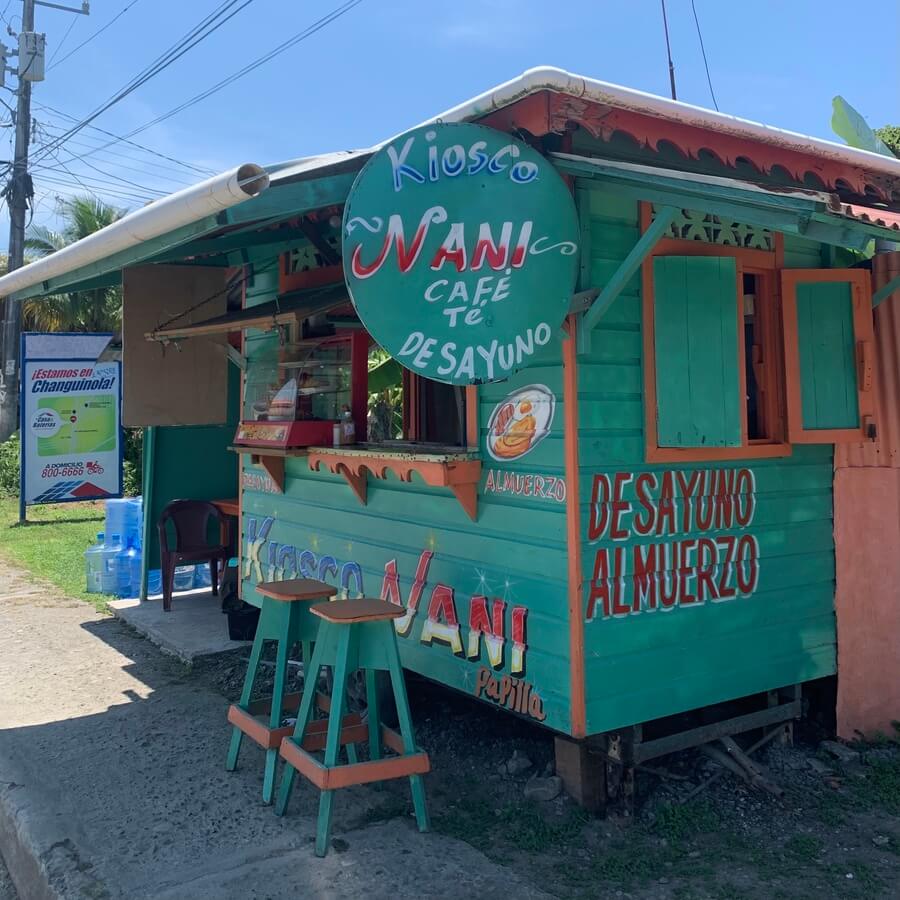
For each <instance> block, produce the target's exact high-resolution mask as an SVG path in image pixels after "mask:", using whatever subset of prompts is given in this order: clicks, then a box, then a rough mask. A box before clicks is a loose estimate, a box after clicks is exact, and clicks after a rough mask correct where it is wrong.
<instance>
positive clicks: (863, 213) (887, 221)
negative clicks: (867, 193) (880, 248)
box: [835, 203, 900, 231]
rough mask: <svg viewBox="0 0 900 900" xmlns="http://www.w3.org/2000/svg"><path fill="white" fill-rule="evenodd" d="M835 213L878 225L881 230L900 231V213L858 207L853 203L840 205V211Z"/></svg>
mask: <svg viewBox="0 0 900 900" xmlns="http://www.w3.org/2000/svg"><path fill="white" fill-rule="evenodd" d="M835 211H836V212H839V213H840V214H841V215H845V216H849V217H850V218H851V219H860V220H861V221H863V222H867V223H868V224H870V225H877V226H878V227H879V228H890V229H891V231H900V213H895V212H891V211H890V210H887V209H877V208H875V207H870V206H857V205H856V204H853V203H842V204H840V209H839V210H835Z"/></svg>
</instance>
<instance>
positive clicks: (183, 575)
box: [174, 566, 194, 591]
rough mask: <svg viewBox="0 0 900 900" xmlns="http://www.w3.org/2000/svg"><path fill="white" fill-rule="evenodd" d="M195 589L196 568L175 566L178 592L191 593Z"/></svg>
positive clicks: (175, 586) (175, 588) (175, 587)
mask: <svg viewBox="0 0 900 900" xmlns="http://www.w3.org/2000/svg"><path fill="white" fill-rule="evenodd" d="M193 587H194V567H193V566H175V585H174V590H176V591H189V590H191V589H192V588H193Z"/></svg>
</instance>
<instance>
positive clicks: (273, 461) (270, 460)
mask: <svg viewBox="0 0 900 900" xmlns="http://www.w3.org/2000/svg"><path fill="white" fill-rule="evenodd" d="M228 449H229V450H231V451H233V452H234V453H244V454H246V455H249V457H250V462H251V463H252V464H253V465H254V466H261V467H262V468H263V469H264V470H265V472H266V474H267V475H268V476H269V478H271V479H272V482H273V483H274V485H275V487H276V488H277V489H278V493H279V494H283V493H284V460H285V457H287V456H306V450H283V449H281V448H279V447H241V446H234V447H229V448H228Z"/></svg>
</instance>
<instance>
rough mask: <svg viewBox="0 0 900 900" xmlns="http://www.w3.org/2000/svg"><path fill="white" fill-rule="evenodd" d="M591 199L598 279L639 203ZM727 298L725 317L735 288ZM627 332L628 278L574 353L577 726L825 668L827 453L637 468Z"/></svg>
mask: <svg viewBox="0 0 900 900" xmlns="http://www.w3.org/2000/svg"><path fill="white" fill-rule="evenodd" d="M589 210H590V234H591V260H590V266H589V272H590V277H591V285H592V286H593V287H598V288H602V286H603V285H604V283H605V279H606V278H608V277H609V275H610V274H611V273H612V272H613V271H615V268H616V266H617V265H618V263H619V261H620V260H621V259H623V258H624V257H625V255H626V253H627V252H628V247H629V242H633V240H634V239H635V236H636V234H637V232H638V229H637V225H638V220H637V216H638V210H637V204H635V203H622V202H617V201H616V200H615V198H610V197H608V196H606V195H605V194H604V193H603V192H602V191H600V190H592V191H590V193H589ZM818 254H819V246H818V245H817V244H812V243H811V242H807V241H802V240H800V239H790V238H789V239H788V240H787V241H786V242H785V260H786V265H788V266H790V267H795V268H800V267H815V266H819V265H821V261H820V259H819V256H818ZM731 277H732V282H731V284H732V285H734V284H735V282H734V279H733V275H732V276H731ZM731 302H732V316H733V317H734V318H736V316H735V312H736V309H735V306H736V297H735V294H734V289H733V288H732V293H731ZM640 337H641V295H640V280H639V278H635V279H633V281H632V283H631V285H629V289H628V290H627V291H626V292H625V293H624V294H623V295H621V296H620V297H618V298H617V300H616V301H615V303H614V304H613V307H612V308H611V309H610V311H609V314H608V315H607V316H605V317H604V319H603V320H602V322H601V324H600V326H599V327H598V328H597V329H595V331H594V333H593V335H592V340H591V352H590V354H589V355H587V356H585V357H583V358H579V361H578V363H579V365H578V401H579V409H578V416H579V421H580V423H581V429H582V430H581V434H580V441H579V483H580V498H579V501H580V503H579V507H580V519H581V534H582V574H583V604H584V605H583V614H584V641H585V682H586V684H585V689H586V714H587V731H588V733H589V734H593V733H598V732H603V731H607V730H611V729H615V728H620V727H623V726H625V725H629V724H634V723H638V722H643V721H648V720H650V719H654V718H658V717H661V716H665V715H671V714H674V713H677V712H681V711H685V710H689V709H696V708H698V707H702V706H705V705H707V704H711V703H717V702H720V701H724V700H728V699H733V698H736V697H741V696H745V695H747V694H751V693H755V692H759V691H764V690H768V689H772V688H775V687H780V686H783V685H786V684H791V683H795V682H798V681H803V680H808V679H812V678H818V677H821V676H825V675H830V674H833V673H834V671H835V623H834V611H833V598H834V545H833V538H832V475H833V471H832V455H831V448H830V447H829V446H816V445H806V446H796V447H794V448H793V452H792V454H791V456H789V457H785V458H779V459H770V460H752V461H736V462H729V463H696V464H685V465H648V464H647V463H646V462H645V448H644V432H643V416H644V404H643V395H642V386H643V353H642V341H641V339H640ZM732 346H734V347H735V348H736V346H737V336H736V334H735V337H734V342H733V344H732ZM734 396H735V397H736V398H737V397H738V392H737V391H735V394H734ZM660 408H661V409H662V400H661V401H660ZM589 614H590V615H589Z"/></svg>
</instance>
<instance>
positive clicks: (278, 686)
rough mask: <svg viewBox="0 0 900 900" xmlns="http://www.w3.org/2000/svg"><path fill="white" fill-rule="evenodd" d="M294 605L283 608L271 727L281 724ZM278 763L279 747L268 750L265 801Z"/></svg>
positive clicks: (264, 782)
mask: <svg viewBox="0 0 900 900" xmlns="http://www.w3.org/2000/svg"><path fill="white" fill-rule="evenodd" d="M293 610H294V607H293V605H291V606H290V607H287V608H284V609H282V610H281V611H280V612H281V614H282V617H283V618H284V619H286V620H287V621H284V622H283V623H282V627H281V628H280V629H279V632H280V639H279V641H278V653H277V655H276V657H275V681H274V684H273V685H272V709H271V710H270V711H269V728H278V727H279V726H280V725H281V716H282V715H283V709H282V706H283V704H284V685H285V682H286V681H287V660H288V650H289V649H290V643H291V641H290V633H291V632H290V625H291V621H290V620H291V619H293V618H294V615H293ZM277 763H278V748H277V747H275V748H273V749H271V750H266V766H265V771H264V775H263V791H262V794H263V803H265V804H269V803H271V802H272V794H273V793H274V791H275V766H276V765H277Z"/></svg>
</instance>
